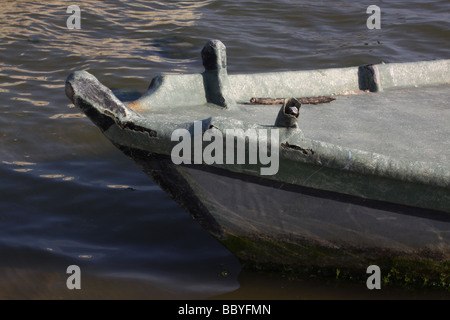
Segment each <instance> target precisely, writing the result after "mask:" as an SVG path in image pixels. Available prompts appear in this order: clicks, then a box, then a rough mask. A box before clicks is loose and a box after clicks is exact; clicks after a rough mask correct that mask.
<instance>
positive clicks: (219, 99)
mask: <svg viewBox="0 0 450 320" xmlns="http://www.w3.org/2000/svg"><path fill="white" fill-rule="evenodd" d="M202 60H203V66H204V67H205V71H204V72H203V83H204V87H205V95H206V100H207V101H208V102H210V103H214V104H216V105H218V106H221V107H224V108H230V107H233V106H235V105H236V102H235V100H234V96H233V93H232V90H231V85H230V82H229V79H228V73H227V54H226V47H225V45H224V44H223V43H222V42H221V41H220V40H210V41H208V42H207V43H206V44H205V46H204V47H203V49H202Z"/></svg>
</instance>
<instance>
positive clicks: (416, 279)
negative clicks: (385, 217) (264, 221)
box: [223, 235, 450, 291]
mask: <svg viewBox="0 0 450 320" xmlns="http://www.w3.org/2000/svg"><path fill="white" fill-rule="evenodd" d="M223 244H224V245H225V247H227V248H228V249H229V250H230V251H231V252H233V253H234V254H235V255H236V256H237V257H238V258H239V259H240V261H241V263H242V265H243V267H244V268H248V269H254V270H258V271H262V272H268V273H274V272H276V273H277V274H280V275H281V276H283V277H287V278H290V279H298V278H304V277H318V278H323V279H332V280H338V281H355V282H361V283H364V285H365V283H366V281H367V278H368V277H369V276H370V275H369V274H367V273H366V271H367V267H368V266H370V265H377V266H379V267H380V269H381V281H382V285H383V286H393V287H403V288H411V289H413V288H439V289H443V290H446V291H450V261H436V260H431V259H423V258H415V257H413V258H405V257H401V256H398V255H395V254H393V253H392V252H387V251H386V252H383V251H380V250H378V251H377V250H374V251H370V250H361V249H334V248H327V247H323V246H319V245H317V244H308V243H306V242H304V243H303V242H301V241H296V242H293V241H292V242H290V241H285V240H283V241H277V240H275V239H269V238H267V239H256V240H255V239H251V238H248V237H237V236H233V235H229V236H228V237H227V240H225V241H223Z"/></svg>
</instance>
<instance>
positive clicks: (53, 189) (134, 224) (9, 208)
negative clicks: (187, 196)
mask: <svg viewBox="0 0 450 320" xmlns="http://www.w3.org/2000/svg"><path fill="white" fill-rule="evenodd" d="M73 4H76V5H78V6H79V7H80V9H81V29H80V30H69V29H68V28H67V26H66V20H67V18H68V17H69V16H70V14H68V13H66V9H67V7H68V6H69V5H73ZM372 4H376V5H379V6H380V8H381V29H379V30H377V29H373V30H369V29H368V28H367V26H366V20H367V18H368V17H369V14H367V13H366V9H367V7H368V6H369V5H372ZM449 30H450V2H449V1H444V0H442V1H383V2H382V1H359V2H357V1H356V2H355V1H352V2H351V1H348V2H341V1H339V2H334V1H288V0H278V1H268V0H267V1H250V0H245V1H212V0H204V1H164V2H163V1H143V0H139V1H127V0H114V1H77V2H73V1H56V0H53V1H23V0H16V1H7V0H1V1H0V298H1V299H60V298H63V299H75V298H86V299H95V298H101V299H154V298H157V299H175V298H182V299H185V298H202V299H203V298H227V299H228V298H230V299H241V298H243V299H259V298H261V299H353V298H358V299H359V298H367V299H371V298H403V299H415V298H419V299H422V298H445V299H447V298H449V295H448V294H445V293H442V292H434V291H431V292H428V291H422V290H419V291H417V290H415V291H411V290H400V289H389V288H383V289H382V290H378V291H377V292H373V291H370V290H368V289H367V288H365V287H362V286H361V285H356V284H344V283H334V282H331V283H327V282H323V281H321V280H317V279H316V280H315V279H305V280H295V281H294V280H288V279H285V278H281V277H278V276H276V275H264V274H260V273H256V272H250V271H242V270H241V266H240V265H239V263H238V261H237V260H236V259H235V258H234V257H233V256H232V255H231V254H230V253H229V252H228V251H227V250H225V249H224V248H223V247H222V246H221V245H220V244H218V243H217V242H216V241H215V240H214V239H213V238H212V237H210V236H209V235H208V234H207V233H206V232H205V231H204V230H203V229H201V228H200V227H199V225H198V224H197V223H196V222H194V221H193V220H192V219H191V218H190V217H189V216H188V214H187V213H186V212H184V211H183V210H181V209H180V208H179V207H178V206H177V205H176V204H175V203H174V202H173V201H172V200H170V199H169V198H168V197H167V196H166V195H165V194H164V193H163V192H162V191H161V190H160V189H159V188H158V187H157V186H155V185H154V184H153V183H152V182H151V180H150V179H148V178H147V176H145V175H144V174H143V173H142V172H141V171H140V170H139V169H138V168H137V166H136V165H135V164H134V163H133V162H131V160H129V159H128V158H126V157H125V156H124V155H122V153H121V152H120V151H118V150H117V149H116V148H115V147H113V146H112V145H111V144H110V143H109V141H107V140H106V138H104V137H103V135H102V134H101V133H100V131H99V130H98V129H97V128H96V127H94V125H93V124H91V122H90V121H88V120H87V119H86V118H85V117H83V116H82V115H81V114H80V112H79V111H78V110H77V109H75V108H73V106H72V105H71V104H70V102H69V100H68V99H67V98H66V96H65V94H64V81H65V79H66V77H67V76H68V75H69V74H70V73H71V72H72V71H75V70H82V69H84V70H88V71H89V72H90V73H92V74H94V75H95V76H96V77H98V78H99V80H100V81H101V82H103V83H104V84H105V85H107V86H109V87H110V88H112V89H114V90H115V92H116V93H117V94H118V95H119V97H121V98H122V99H127V98H128V99H130V98H133V97H136V96H139V94H142V93H143V92H145V90H146V88H147V87H148V84H149V83H150V80H151V79H152V77H153V76H155V75H157V74H158V73H160V72H173V73H179V72H184V73H194V72H201V71H202V65H201V62H200V55H199V52H200V50H201V48H202V46H203V45H204V43H205V42H206V41H207V40H209V39H220V40H222V41H223V42H224V43H225V45H226V46H227V53H228V64H229V73H247V72H264V71H281V70H301V69H312V68H330V67H348V66H357V65H360V64H365V63H380V62H381V61H384V62H404V61H418V60H432V59H444V58H447V59H448V58H449V57H450V41H449V39H450V31H449ZM69 265H78V266H79V267H80V269H81V286H82V289H81V290H68V289H67V287H66V280H67V278H68V276H69V275H68V274H66V269H67V267H68V266H69Z"/></svg>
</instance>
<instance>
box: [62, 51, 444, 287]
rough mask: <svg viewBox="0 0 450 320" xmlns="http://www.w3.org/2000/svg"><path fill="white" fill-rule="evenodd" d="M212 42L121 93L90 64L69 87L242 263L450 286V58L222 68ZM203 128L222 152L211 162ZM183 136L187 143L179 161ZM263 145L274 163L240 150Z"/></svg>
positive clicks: (107, 133) (91, 114)
mask: <svg viewBox="0 0 450 320" xmlns="http://www.w3.org/2000/svg"><path fill="white" fill-rule="evenodd" d="M208 45H210V47H208V48H207V50H206V49H204V51H202V54H203V55H204V60H203V61H204V65H205V69H206V70H205V72H204V73H203V74H197V75H180V76H162V77H157V78H155V79H154V80H153V81H152V85H151V86H150V88H149V91H148V92H147V94H145V95H144V96H143V97H141V98H140V99H138V100H136V101H134V102H131V103H128V104H126V105H125V104H124V103H122V102H121V101H119V100H118V99H117V98H116V97H115V96H114V95H113V94H112V92H111V91H110V90H109V89H108V88H106V87H105V86H103V85H102V84H100V83H99V82H98V80H97V79H96V78H95V77H93V76H92V75H90V74H88V73H86V72H78V73H74V74H72V75H71V76H70V77H69V78H68V80H67V82H66V94H67V95H68V97H69V98H70V99H71V100H72V101H73V102H74V104H75V105H76V106H78V107H79V108H80V109H81V110H82V111H83V112H84V113H85V114H86V115H87V116H88V117H89V118H90V119H91V120H92V121H93V122H94V123H95V124H96V125H97V126H98V127H99V128H100V129H101V131H102V132H103V133H104V135H105V136H106V137H107V138H108V139H109V140H110V141H111V142H112V143H113V144H115V145H116V146H117V147H118V148H119V149H121V150H122V151H123V152H124V153H125V154H127V155H128V156H130V157H131V158H132V159H133V160H134V161H136V162H137V163H138V164H139V165H140V166H141V167H142V169H143V171H145V172H146V173H147V174H148V175H149V176H150V177H151V178H152V179H153V180H154V181H155V182H156V183H158V184H159V185H160V186H161V188H162V189H164V190H165V191H166V192H167V193H168V194H169V195H170V196H171V197H172V198H173V199H174V200H175V201H176V202H178V203H179V204H180V205H181V206H182V207H183V208H185V209H186V211H188V212H189V213H190V214H191V216H192V217H193V218H194V219H195V220H196V221H198V222H199V223H200V224H201V225H202V226H203V227H204V228H205V230H207V231H208V232H209V233H210V234H211V235H213V236H214V237H215V238H217V239H218V240H219V241H220V242H222V243H223V244H224V245H225V246H226V247H227V248H229V250H230V251H231V252H233V253H234V254H235V255H236V256H237V257H239V258H240V259H241V261H242V262H244V263H246V264H247V265H252V266H259V267H265V268H270V269H274V270H291V271H293V272H294V273H296V272H299V273H303V272H312V271H314V270H316V271H317V270H319V271H317V272H319V273H322V274H323V272H326V273H328V274H330V272H331V275H333V276H334V275H336V273H337V274H339V275H340V276H341V277H342V276H344V275H345V274H346V275H348V277H352V278H358V277H361V278H365V277H366V273H365V271H366V268H367V267H368V266H369V265H372V264H375V265H378V266H380V267H381V269H382V272H383V274H384V276H385V278H384V279H385V280H386V281H394V280H400V281H403V282H405V281H414V282H415V283H416V284H422V285H424V284H425V285H429V284H431V285H433V286H440V287H446V288H449V283H450V166H449V163H450V161H449V159H450V151H449V150H450V148H449V146H450V145H449V139H448V136H449V135H450V131H449V128H450V123H449V119H450V118H449V117H448V115H449V113H448V112H449V109H448V101H449V100H450V99H449V98H450V96H449V90H448V83H449V82H450V78H449V73H450V72H448V71H449V70H448V69H449V66H450V61H448V60H443V61H433V62H420V63H415V64H393V65H378V66H363V67H359V68H344V69H330V70H315V71H310V72H287V73H279V74H276V73H273V74H261V75H258V74H256V75H236V76H233V77H231V76H230V77H228V75H227V73H226V59H225V52H224V47H223V46H222V45H221V44H220V43H219V42H212V43H210V44H208ZM382 84H383V87H382V86H381V85H382ZM418 86H422V88H419V89H415V88H416V87H418ZM397 87H400V88H401V89H399V90H398V89H397ZM383 88H384V89H387V90H386V91H385V92H383ZM391 89H392V90H391ZM394 89H395V90H394ZM349 92H350V94H348V93H349ZM370 92H377V93H376V94H374V93H370ZM263 94H266V97H268V98H277V97H279V96H284V97H289V96H290V97H300V96H302V95H303V96H309V95H316V96H317V95H324V94H325V95H332V96H333V98H330V99H324V101H325V102H323V103H322V104H321V105H320V106H318V108H311V109H306V110H305V112H304V115H303V116H302V118H300V119H298V116H299V112H300V107H301V104H300V103H299V101H298V100H296V99H294V98H292V99H286V100H283V101H284V102H283V105H282V106H281V109H280V110H279V111H278V112H277V110H276V109H274V108H273V107H270V106H269V107H267V106H262V105H257V106H249V105H248V101H249V100H250V97H251V96H258V95H263ZM313 100H317V99H313ZM246 101H247V102H246ZM330 101H333V102H332V103H330ZM327 103H328V104H327ZM274 110H275V111H274ZM330 119H331V121H330ZM229 129H239V130H240V132H244V133H245V135H244V136H238V135H237V136H233V134H232V133H230V131H228V130H229ZM179 130H181V132H184V133H183V136H181V135H178V136H176V137H175V139H174V132H177V131H179ZM427 130H431V131H430V132H426V131H427ZM257 132H258V134H257V135H256V133H257ZM259 132H261V133H259ZM263 133H264V134H263ZM207 134H209V135H214V136H215V138H214V142H215V143H216V142H220V143H219V144H218V145H219V146H220V147H217V148H215V149H214V157H215V156H217V155H218V154H222V153H223V154H225V153H227V152H228V151H229V149H228V146H229V142H230V141H232V147H231V148H230V150H234V151H233V152H235V153H233V155H232V157H230V158H227V159H226V161H225V160H224V161H223V162H222V161H217V162H212V163H211V161H210V160H211V157H212V155H213V153H210V154H209V156H211V157H210V158H208V157H207V156H208V153H207V152H206V150H208V148H209V150H211V145H212V143H211V144H210V141H212V140H211V138H209V139H205V135H207ZM275 134H276V135H275ZM230 136H231V139H230V140H229V139H228V138H229V137H230ZM269 136H270V138H269ZM180 137H181V138H183V137H184V138H183V139H182V140H183V141H184V139H186V141H189V143H190V142H191V140H192V144H193V146H192V150H191V146H190V147H189V149H183V152H182V154H183V156H182V158H184V160H183V161H181V162H183V163H182V164H180V165H178V164H176V163H177V162H179V160H180V159H174V157H173V154H174V153H173V151H174V150H175V149H176V148H178V147H179V145H180V144H181V143H180V141H179V140H178V139H179V138H180ZM273 137H277V139H274V138H273ZM411 140H412V141H411ZM234 141H236V144H234ZM215 145H216V144H215ZM216 146H217V145H216ZM238 146H239V147H238ZM262 146H266V147H267V148H266V151H267V150H269V149H270V156H271V161H270V167H268V166H267V164H268V162H267V161H266V160H267V159H266V160H264V161H266V162H264V161H261V162H260V163H255V162H251V160H250V159H251V158H252V156H254V155H255V154H256V152H253V151H255V150H256V148H257V147H258V148H260V149H259V152H260V153H259V156H260V157H261V148H262ZM269 147H270V148H269ZM272 147H276V148H272ZM252 148H253V149H252ZM242 149H243V150H245V154H243V158H242V159H241V160H245V161H241V160H238V159H239V155H238V152H239V151H240V150H242ZM187 151H188V152H187ZM191 151H192V154H193V155H192V157H191ZM198 151H200V153H199V152H198ZM252 152H253V153H252ZM185 153H188V154H189V156H188V157H185ZM178 155H179V156H180V154H178ZM268 155H269V153H268V154H267V155H266V156H267V157H268ZM227 156H228V155H227ZM180 157H181V156H180ZM230 159H231V160H232V161H228V160H230ZM261 159H263V158H260V160H261ZM191 160H192V161H191ZM219 160H222V159H219ZM236 160H237V161H236ZM272 160H276V161H273V162H272ZM233 161H234V162H233ZM275 162H276V165H274V163H275ZM272 165H273V166H272ZM272 167H274V168H275V170H274V172H271V173H270V174H267V171H270V170H268V169H272ZM263 170H266V171H265V172H264V171H263Z"/></svg>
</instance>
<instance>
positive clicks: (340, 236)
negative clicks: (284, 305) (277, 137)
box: [120, 147, 450, 287]
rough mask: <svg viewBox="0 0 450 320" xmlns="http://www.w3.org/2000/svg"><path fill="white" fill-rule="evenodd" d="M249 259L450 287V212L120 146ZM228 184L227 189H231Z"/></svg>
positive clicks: (298, 270) (254, 263) (297, 271)
mask: <svg viewBox="0 0 450 320" xmlns="http://www.w3.org/2000/svg"><path fill="white" fill-rule="evenodd" d="M120 149H122V150H123V151H124V152H125V154H127V155H128V156H130V157H132V158H133V159H134V160H135V161H136V163H138V164H139V165H140V167H141V168H142V170H143V171H144V172H145V173H147V174H148V175H149V176H150V177H151V178H152V179H153V180H154V181H155V182H157V183H158V184H159V185H160V186H161V188H162V189H163V190H165V191H166V192H167V193H168V194H169V195H170V196H171V197H172V198H173V199H174V200H175V201H176V202H178V203H179V205H180V206H182V207H183V208H185V209H186V210H187V211H188V212H189V213H190V214H191V216H192V217H193V219H195V220H196V221H197V222H199V223H200V224H201V225H202V226H203V228H204V229H205V230H207V231H208V232H209V233H210V234H211V235H213V236H214V237H215V238H216V239H217V240H219V241H220V242H221V243H222V244H223V245H224V246H225V247H227V248H228V249H229V250H230V251H231V252H233V253H234V254H235V255H236V256H237V257H238V258H239V259H240V260H241V261H242V262H243V263H244V264H245V265H246V266H248V267H251V268H255V267H256V268H259V269H265V270H270V271H275V270H276V271H282V272H287V273H289V274H290V275H305V274H311V273H315V274H321V275H325V276H326V275H328V276H330V275H331V276H332V277H334V276H336V273H337V274H338V275H339V276H340V277H341V278H345V277H348V278H352V279H358V278H361V279H366V277H367V275H366V268H367V267H368V266H370V265H378V266H380V267H381V270H382V271H383V276H384V279H385V281H388V282H391V283H400V284H405V283H406V284H407V285H408V284H414V285H417V284H418V285H422V284H425V285H430V284H433V283H434V285H436V286H442V287H447V285H446V281H448V277H449V275H450V263H449V259H450V255H449V253H450V232H448V231H449V230H450V217H449V215H448V214H447V213H445V212H440V211H435V210H428V209H419V208H416V207H411V206H405V205H397V204H392V203H386V202H380V201H371V200H368V199H361V198H358V197H352V196H348V195H345V194H339V193H335V192H326V191H323V190H317V189H311V188H304V187H301V186H296V185H290V184H285V183H279V182H275V181H272V180H265V179H261V178H257V177H254V176H247V175H242V174H236V173H230V172H227V171H225V170H223V169H217V168H211V167H205V166H198V165H191V166H176V165H174V164H173V163H172V161H171V159H170V158H169V157H165V156H161V155H154V154H151V153H147V152H142V151H140V150H132V149H129V148H126V147H125V148H123V147H120ZM225 190H226V191H225Z"/></svg>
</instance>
